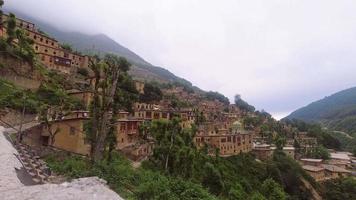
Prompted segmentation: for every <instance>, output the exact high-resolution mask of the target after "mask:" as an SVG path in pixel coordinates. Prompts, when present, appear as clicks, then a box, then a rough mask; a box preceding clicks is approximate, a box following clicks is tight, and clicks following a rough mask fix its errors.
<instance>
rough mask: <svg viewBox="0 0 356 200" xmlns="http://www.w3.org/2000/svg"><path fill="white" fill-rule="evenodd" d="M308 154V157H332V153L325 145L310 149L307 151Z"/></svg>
mask: <svg viewBox="0 0 356 200" xmlns="http://www.w3.org/2000/svg"><path fill="white" fill-rule="evenodd" d="M306 156H307V157H308V158H321V159H324V160H326V159H329V158H330V153H329V151H328V150H327V149H326V148H325V147H323V146H321V145H319V146H317V147H315V148H313V149H311V150H310V151H308V152H306Z"/></svg>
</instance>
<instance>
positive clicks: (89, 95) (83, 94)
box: [67, 89, 94, 108]
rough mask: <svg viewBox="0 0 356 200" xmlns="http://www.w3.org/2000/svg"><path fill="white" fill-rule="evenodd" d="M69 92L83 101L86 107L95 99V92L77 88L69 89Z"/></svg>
mask: <svg viewBox="0 0 356 200" xmlns="http://www.w3.org/2000/svg"><path fill="white" fill-rule="evenodd" d="M67 94H68V95H69V96H71V97H74V98H75V99H77V100H79V101H80V102H81V103H83V105H84V107H85V108H89V105H90V103H91V101H92V100H93V96H94V94H93V92H91V91H89V90H86V91H81V90H77V89H71V90H67Z"/></svg>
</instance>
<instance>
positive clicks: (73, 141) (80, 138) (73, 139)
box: [52, 120, 90, 155]
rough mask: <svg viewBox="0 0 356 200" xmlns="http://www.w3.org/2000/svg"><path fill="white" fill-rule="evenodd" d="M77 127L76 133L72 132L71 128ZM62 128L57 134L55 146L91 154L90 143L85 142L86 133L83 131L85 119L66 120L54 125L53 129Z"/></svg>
mask: <svg viewBox="0 0 356 200" xmlns="http://www.w3.org/2000/svg"><path fill="white" fill-rule="evenodd" d="M71 127H73V128H74V129H75V132H74V134H71V132H70V129H71ZM57 128H59V129H60V131H59V133H57V134H56V136H55V142H54V144H53V146H54V147H56V148H59V149H63V150H66V151H70V152H74V153H78V154H82V155H89V154H90V145H89V144H85V142H84V139H85V134H84V131H83V120H65V121H61V122H58V123H56V124H54V125H53V127H52V130H53V131H54V130H56V129H57Z"/></svg>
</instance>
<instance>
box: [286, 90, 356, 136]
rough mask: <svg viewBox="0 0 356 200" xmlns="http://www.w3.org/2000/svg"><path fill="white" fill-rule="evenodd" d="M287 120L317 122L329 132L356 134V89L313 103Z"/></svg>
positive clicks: (295, 112)
mask: <svg viewBox="0 0 356 200" xmlns="http://www.w3.org/2000/svg"><path fill="white" fill-rule="evenodd" d="M287 118H288V119H300V120H304V121H306V122H319V123H322V124H323V125H325V126H326V127H328V128H330V129H331V130H337V131H343V132H347V133H356V87H354V88H350V89H346V90H343V91H340V92H338V93H335V94H333V95H331V96H328V97H325V98H324V99H321V100H319V101H316V102H313V103H311V104H309V105H307V106H306V107H303V108H300V109H298V110H296V111H294V112H293V113H292V114H290V115H289V116H287Z"/></svg>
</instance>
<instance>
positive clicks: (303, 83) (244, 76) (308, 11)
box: [5, 0, 356, 118]
mask: <svg viewBox="0 0 356 200" xmlns="http://www.w3.org/2000/svg"><path fill="white" fill-rule="evenodd" d="M5 7H6V8H8V9H17V10H20V11H21V12H24V13H25V14H28V15H31V16H33V17H36V18H38V19H41V20H43V21H45V22H49V23H51V24H52V25H55V26H57V27H59V28H62V29H66V30H71V31H80V32H85V33H92V34H95V33H104V34H106V35H108V36H110V37H111V38H113V39H114V40H116V41H117V42H119V43H120V44H122V45H124V46H126V47H127V48H129V49H131V50H132V51H134V52H136V53H137V54H138V55H140V56H141V57H143V58H144V59H145V60H147V61H148V62H150V63H152V64H154V65H158V66H162V67H164V68H166V69H168V70H170V71H171V72H173V73H174V74H176V75H178V76H181V77H183V78H186V79H188V80H189V81H191V82H192V83H193V84H194V85H196V86H198V87H200V88H202V89H204V90H214V91H219V92H221V93H223V94H224V95H225V96H227V97H229V98H230V99H231V100H232V99H233V96H234V95H235V94H241V95H242V97H243V99H245V100H247V101H248V102H249V103H251V104H252V105H254V106H256V108H258V109H265V110H266V111H268V112H270V113H271V114H273V116H274V117H276V118H280V117H281V116H285V115H287V114H288V113H289V112H291V111H293V110H295V109H297V108H299V107H301V106H304V105H306V104H308V103H310V102H311V101H315V100H317V99H320V98H323V97H324V96H327V95H330V94H332V93H334V92H337V91H339V90H342V89H346V88H349V87H353V86H356V1H354V0H295V1H293V0H268V1H266V0H256V1H255V0H245V1H239V0H219V1H218V0H214V1H213V0H141V1H138V0H61V1H53V0H7V1H5Z"/></svg>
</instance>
